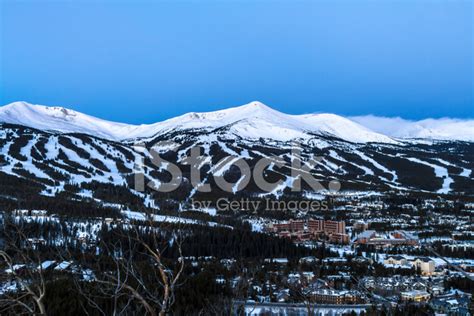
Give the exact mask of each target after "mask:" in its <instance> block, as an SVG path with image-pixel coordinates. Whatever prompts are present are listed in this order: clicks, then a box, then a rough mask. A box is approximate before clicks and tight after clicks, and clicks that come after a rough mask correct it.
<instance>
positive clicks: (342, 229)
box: [267, 219, 349, 244]
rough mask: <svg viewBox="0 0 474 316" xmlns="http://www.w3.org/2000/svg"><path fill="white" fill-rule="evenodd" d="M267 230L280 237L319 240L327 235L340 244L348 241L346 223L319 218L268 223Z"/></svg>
mask: <svg viewBox="0 0 474 316" xmlns="http://www.w3.org/2000/svg"><path fill="white" fill-rule="evenodd" d="M267 230H268V231H270V232H273V233H276V234H278V235H279V236H280V237H286V238H291V239H294V240H298V241H305V240H319V239H321V238H323V237H328V238H329V241H331V242H334V243H340V244H347V243H349V236H348V235H347V234H346V224H345V223H344V222H343V221H330V220H327V221H326V220H321V219H309V220H307V221H304V220H290V221H288V222H285V223H278V224H270V225H269V226H267Z"/></svg>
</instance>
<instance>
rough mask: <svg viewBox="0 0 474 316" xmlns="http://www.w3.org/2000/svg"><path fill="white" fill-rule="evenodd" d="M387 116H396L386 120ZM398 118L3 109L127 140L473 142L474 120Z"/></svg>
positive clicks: (4, 116)
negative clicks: (144, 116) (119, 115)
mask: <svg viewBox="0 0 474 316" xmlns="http://www.w3.org/2000/svg"><path fill="white" fill-rule="evenodd" d="M387 120H391V121H390V122H387ZM394 120H396V119H387V118H376V117H354V118H351V119H348V118H344V117H342V116H338V115H335V114H304V115H289V114H285V113H281V112H279V111H276V110H274V109H272V108H270V107H268V106H266V105H264V104H262V103H260V102H257V101H255V102H251V103H249V104H246V105H242V106H238V107H233V108H228V109H225V110H220V111H215V112H205V113H187V114H184V115H181V116H178V117H175V118H171V119H168V120H166V121H163V122H158V123H154V124H143V125H130V124H123V123H117V122H110V121H106V120H102V119H99V118H96V117H92V116H89V115H86V114H83V113H79V112H77V111H73V110H70V109H66V108H62V107H49V106H42V105H32V104H29V103H26V102H15V103H11V104H8V105H6V106H3V107H0V122H2V123H10V124H18V125H23V126H28V127H32V128H36V129H40V130H45V131H58V132H65V133H84V134H89V135H93V136H97V137H101V138H105V139H109V140H115V141H122V140H133V139H137V138H150V137H156V136H159V135H163V134H165V133H169V132H171V131H186V130H196V129H200V130H206V131H213V130H217V129H221V128H225V129H226V135H225V136H226V137H227V138H244V139H260V138H265V139H271V140H276V141H289V140H293V139H303V140H305V139H306V140H307V139H310V138H312V137H313V135H315V134H316V135H327V136H334V137H337V138H340V139H342V140H345V141H349V142H354V143H370V142H377V143H389V144H396V143H399V141H400V140H402V139H412V138H428V139H443V140H467V141H474V122H473V121H456V122H454V121H453V120H451V121H446V120H444V121H437V120H425V121H421V122H411V123H409V121H404V124H400V129H399V130H389V127H390V126H394V123H396V122H395V121H394Z"/></svg>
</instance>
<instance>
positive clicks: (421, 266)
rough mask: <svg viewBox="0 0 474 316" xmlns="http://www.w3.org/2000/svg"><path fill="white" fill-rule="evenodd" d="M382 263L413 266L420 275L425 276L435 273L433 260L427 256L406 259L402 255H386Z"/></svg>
mask: <svg viewBox="0 0 474 316" xmlns="http://www.w3.org/2000/svg"><path fill="white" fill-rule="evenodd" d="M384 264H385V265H391V266H398V267H410V268H412V267H414V268H415V269H417V270H420V272H421V274H422V275H426V276H431V275H433V274H434V273H435V262H434V261H433V260H432V259H430V258H428V257H416V258H414V259H407V258H405V256H402V255H396V256H388V257H387V258H385V260H384Z"/></svg>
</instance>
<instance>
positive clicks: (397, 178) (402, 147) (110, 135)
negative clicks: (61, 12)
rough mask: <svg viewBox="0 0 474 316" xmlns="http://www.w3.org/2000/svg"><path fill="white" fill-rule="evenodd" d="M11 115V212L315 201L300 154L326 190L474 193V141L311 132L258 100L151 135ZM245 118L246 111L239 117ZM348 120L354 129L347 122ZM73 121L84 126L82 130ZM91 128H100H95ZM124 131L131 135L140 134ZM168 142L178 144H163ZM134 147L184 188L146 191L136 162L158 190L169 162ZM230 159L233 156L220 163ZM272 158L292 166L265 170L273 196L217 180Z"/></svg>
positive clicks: (4, 190)
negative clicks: (240, 164) (298, 182)
mask: <svg viewBox="0 0 474 316" xmlns="http://www.w3.org/2000/svg"><path fill="white" fill-rule="evenodd" d="M13 109H14V110H15V111H16V112H17V113H16V117H15V119H13V116H12V113H13V112H14V111H13V110H12V109H10V111H6V110H4V111H3V112H1V111H0V114H2V115H0V118H1V121H3V123H1V130H0V178H1V181H0V187H1V196H0V202H1V204H2V205H3V207H5V208H18V207H25V208H48V209H53V210H54V209H57V211H58V212H60V210H59V209H62V210H65V209H66V210H68V211H70V212H75V206H74V205H76V204H77V203H78V202H79V203H82V204H83V203H88V205H89V207H88V208H87V209H88V210H89V211H90V212H94V210H96V209H97V210H103V209H107V210H110V211H111V212H112V210H113V209H117V208H118V209H127V208H128V209H133V210H140V209H144V208H150V209H161V210H166V209H176V208H178V207H179V205H180V204H182V203H183V202H187V201H190V200H191V199H206V200H213V201H215V200H216V199H218V198H219V197H232V198H237V197H257V196H258V197H274V198H280V199H283V198H286V197H290V196H291V197H298V198H300V197H306V198H311V196H313V195H314V194H315V193H318V192H314V190H313V189H312V188H311V187H310V186H309V185H307V184H305V182H304V181H303V190H302V191H301V192H292V190H291V187H292V184H293V183H294V180H295V177H294V175H293V174H292V167H291V162H292V161H293V160H294V159H296V158H298V159H301V161H302V162H303V165H304V163H305V162H307V161H310V160H313V159H314V158H315V157H319V158H318V159H317V163H316V164H315V165H314V166H313V167H312V168H311V170H310V171H309V172H310V173H311V174H312V175H313V176H314V177H315V178H316V179H318V180H319V181H320V183H321V184H322V185H323V187H326V188H328V187H329V182H330V181H338V182H339V183H340V185H341V191H345V192H349V191H376V192H382V193H383V192H389V191H393V192H426V193H427V194H462V195H472V194H474V180H473V173H472V172H473V171H472V170H474V143H473V142H466V141H459V140H416V141H414V140H403V139H396V138H391V137H389V136H385V135H381V134H378V133H375V132H372V131H370V130H368V129H366V128H364V127H362V126H360V125H358V124H356V123H354V122H352V121H350V120H347V119H345V118H341V117H338V118H336V119H335V118H334V117H331V118H330V119H326V120H323V119H322V118H321V117H317V118H316V119H315V118H314V117H313V118H311V119H308V118H304V120H305V122H306V123H305V124H307V125H306V126H305V125H303V123H301V122H302V121H301V117H303V116H289V115H286V114H283V113H280V112H277V111H275V110H272V109H270V108H268V107H266V106H263V105H261V104H251V105H247V106H244V107H240V109H239V110H234V109H231V110H229V111H230V112H231V114H229V111H228V112H225V111H227V110H224V111H218V112H211V113H201V114H199V113H191V114H187V115H185V116H182V117H180V118H179V119H178V118H176V119H171V120H168V121H165V122H162V123H157V124H153V125H148V126H145V127H146V130H145V129H144V128H145V127H144V126H138V127H133V126H127V125H124V124H119V123H110V122H106V121H102V120H98V119H97V122H99V123H100V124H99V123H97V122H96V121H94V119H93V118H92V117H89V116H85V115H83V114H80V113H79V114H74V115H73V116H72V117H68V115H70V114H71V113H72V112H68V111H70V110H66V111H61V110H57V108H53V109H55V110H54V115H53V117H52V118H49V117H48V116H47V115H46V116H45V114H44V113H46V114H48V112H44V111H43V110H44V109H43V108H42V107H40V108H36V106H32V105H28V115H26V114H25V116H24V121H21V119H22V117H21V115H19V113H20V112H21V106H20V107H19V108H13ZM236 109H238V108H236ZM12 111H13V112H12ZM19 111H20V112H19ZM38 111H39V112H41V111H43V112H42V116H41V118H40V119H38V118H36V117H35V115H36V114H35V113H37V112H38ZM238 112H245V113H243V114H242V113H239V115H237V113H238ZM5 113H8V114H9V117H6V116H5V115H6V114H5ZM68 113H69V114H68ZM74 113H77V112H74ZM58 115H59V116H58ZM61 115H65V116H61ZM81 116H84V117H86V118H87V122H86V123H87V124H86V123H81V121H80V120H78V118H79V119H80V118H81ZM288 117H289V118H288ZM295 117H297V118H295ZM326 118H327V117H326ZM48 119H51V124H50V125H49V126H47V124H48V122H47V121H45V120H48ZM58 120H59V121H60V122H62V123H61V124H59V123H58ZM346 120H347V121H348V122H349V123H347V124H346V123H345V122H346ZM35 122H41V125H38V124H36V123H35ZM311 122H313V123H311ZM317 122H319V123H317ZM332 122H334V124H331V123H332ZM114 124H118V125H114ZM311 124H315V125H314V126H313V128H309V127H308V126H312V125H311ZM317 124H319V125H317ZM76 125H77V126H79V127H81V128H80V129H77V130H76V129H75V128H74V126H76ZM158 125H159V126H158ZM101 126H102V127H104V128H103V129H102V130H100V128H101ZM150 126H151V127H150ZM85 127H88V129H86V128H85ZM92 127H93V128H94V130H95V129H99V132H97V133H95V132H92ZM139 129H140V130H139ZM333 130H334V131H333ZM127 131H128V132H127ZM125 135H128V136H131V135H133V138H131V137H128V136H127V137H125ZM345 135H348V136H347V137H346V136H345ZM169 141H172V142H174V143H176V146H175V147H173V148H169V147H165V146H163V145H162V144H163V143H164V142H169ZM295 141H297V143H298V147H299V148H300V150H301V153H299V154H298V155H297V157H296V156H295V155H296V154H295V153H294V152H293V150H292V149H294V147H295ZM137 143H144V144H145V145H146V147H147V148H152V147H153V148H154V149H156V151H157V152H159V153H160V156H161V157H162V159H164V160H166V161H169V162H172V163H174V164H176V165H177V166H179V168H180V170H181V172H182V178H181V184H180V186H179V188H178V189H177V190H174V191H171V192H157V191H155V190H153V189H151V188H149V187H146V190H145V191H144V192H141V191H138V190H136V189H137V188H136V187H135V174H136V172H135V169H136V167H137V166H136V162H137V161H141V160H142V159H143V160H144V162H145V166H144V167H143V169H142V170H141V171H140V172H141V173H143V175H144V178H145V183H154V184H155V185H156V186H160V184H161V183H166V182H168V181H169V180H170V174H169V173H168V171H166V163H161V164H155V163H153V157H152V156H151V154H150V152H149V151H144V153H141V152H139V151H137V150H136V146H135V145H136V144H137ZM195 146H199V147H200V150H201V154H202V155H203V156H204V157H205V159H204V160H203V161H201V162H200V163H199V167H200V173H201V177H200V178H201V180H202V183H201V184H206V183H208V184H210V185H211V188H212V190H211V192H207V193H206V192H199V191H198V190H196V189H195V188H194V187H193V185H192V184H191V181H190V165H189V164H188V163H187V161H186V157H187V156H188V155H190V150H191V148H193V147H195ZM142 155H143V156H142ZM228 156H232V157H235V159H229V160H225V161H222V159H223V158H225V157H228ZM265 157H266V158H272V157H273V158H274V157H278V158H279V159H281V160H282V161H284V162H285V163H284V164H283V165H281V166H280V167H278V166H276V165H270V166H268V167H267V168H266V170H265V172H264V177H265V179H266V180H267V181H268V182H275V181H277V180H281V185H279V186H277V187H275V189H274V190H273V191H272V192H266V191H263V190H261V189H260V188H259V187H258V186H257V185H256V183H255V182H254V181H253V179H252V180H250V182H249V184H248V185H247V186H246V187H245V188H244V189H242V190H239V191H237V190H236V191H235V192H225V191H224V190H222V189H220V188H219V187H218V186H217V185H216V183H215V179H214V177H213V175H217V174H219V175H223V176H224V178H225V179H226V180H227V181H229V182H234V183H238V182H239V181H240V180H242V179H241V178H242V174H241V172H240V170H239V168H237V167H236V166H235V165H234V162H235V161H236V159H237V158H240V159H243V160H245V162H247V164H248V165H249V166H250V168H251V169H253V168H254V167H255V164H256V163H257V161H259V159H261V158H265ZM195 167H198V166H197V165H196V166H195ZM58 200H60V201H61V203H58V202H57V201H58ZM82 209H84V208H82ZM77 212H81V210H79V209H78V210H77Z"/></svg>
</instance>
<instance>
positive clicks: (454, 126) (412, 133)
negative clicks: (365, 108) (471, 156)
mask: <svg viewBox="0 0 474 316" xmlns="http://www.w3.org/2000/svg"><path fill="white" fill-rule="evenodd" d="M348 118H349V119H351V120H353V121H354V122H357V123H359V124H361V125H363V126H365V127H367V128H369V129H371V130H373V131H375V132H378V133H381V134H384V135H388V136H391V137H398V138H432V139H452V138H453V137H455V136H456V137H457V138H458V139H461V140H466V141H472V140H473V138H474V119H460V118H448V117H443V118H438V119H435V118H426V119H422V120H408V119H404V118H401V117H384V116H376V115H372V114H370V115H360V116H349V117H348Z"/></svg>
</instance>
